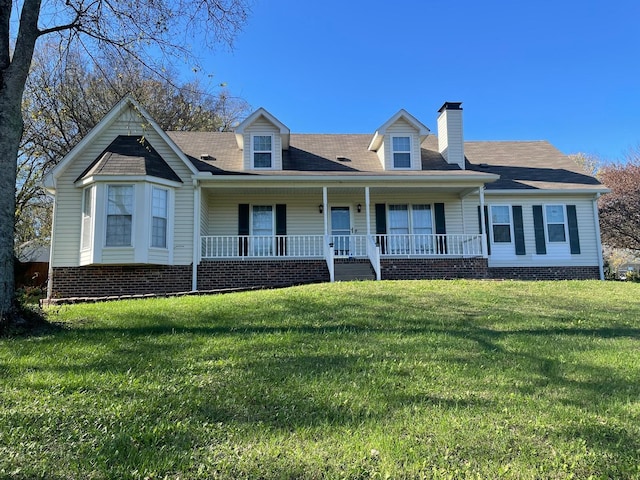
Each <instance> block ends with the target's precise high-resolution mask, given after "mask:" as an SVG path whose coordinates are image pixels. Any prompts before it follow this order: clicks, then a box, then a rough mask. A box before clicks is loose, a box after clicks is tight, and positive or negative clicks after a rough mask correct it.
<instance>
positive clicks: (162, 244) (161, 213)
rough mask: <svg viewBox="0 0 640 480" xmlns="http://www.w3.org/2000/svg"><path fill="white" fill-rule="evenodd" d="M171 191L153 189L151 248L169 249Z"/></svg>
mask: <svg viewBox="0 0 640 480" xmlns="http://www.w3.org/2000/svg"><path fill="white" fill-rule="evenodd" d="M168 200H169V191H168V190H166V189H164V188H157V187H153V188H152V193H151V246H152V247H156V248H167V223H168V222H167V219H168V203H169V201H168Z"/></svg>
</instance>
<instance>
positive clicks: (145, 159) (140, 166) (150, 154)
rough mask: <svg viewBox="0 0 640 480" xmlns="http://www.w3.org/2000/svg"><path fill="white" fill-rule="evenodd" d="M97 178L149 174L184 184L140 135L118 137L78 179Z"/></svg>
mask: <svg viewBox="0 0 640 480" xmlns="http://www.w3.org/2000/svg"><path fill="white" fill-rule="evenodd" d="M93 175H149V176H152V177H157V178H164V179H166V180H172V181H174V182H181V183H182V180H181V179H180V177H179V176H178V175H177V174H176V172H174V171H173V169H172V168H171V167H170V166H169V164H167V162H165V161H164V159H163V158H162V157H161V156H160V154H158V152H156V150H155V149H154V148H153V147H152V146H151V144H149V143H148V142H146V141H145V140H144V139H143V138H142V137H140V136H125V135H118V136H117V137H116V139H115V140H114V141H113V142H111V144H110V145H109V146H108V147H107V148H105V150H104V151H103V152H102V153H101V154H100V155H99V156H98V158H96V159H95V160H94V161H93V162H92V163H91V165H89V167H88V168H87V169H86V170H85V171H84V172H82V174H81V175H80V176H79V177H78V178H77V180H82V179H83V178H87V177H91V176H93ZM77 180H76V181H77Z"/></svg>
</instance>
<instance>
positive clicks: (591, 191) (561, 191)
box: [484, 187, 611, 196]
mask: <svg viewBox="0 0 640 480" xmlns="http://www.w3.org/2000/svg"><path fill="white" fill-rule="evenodd" d="M610 191H611V190H609V189H608V188H606V187H603V188H597V189H596V188H572V189H567V188H557V189H546V190H545V189H540V188H537V189H511V190H485V192H484V194H485V196H491V195H519V196H520V195H522V196H525V195H536V196H537V195H601V194H603V193H609V192H610Z"/></svg>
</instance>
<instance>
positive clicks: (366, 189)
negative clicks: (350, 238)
mask: <svg viewBox="0 0 640 480" xmlns="http://www.w3.org/2000/svg"><path fill="white" fill-rule="evenodd" d="M369 208H370V202H369V187H364V211H365V212H366V215H367V236H368V237H369V236H371V215H370V214H369Z"/></svg>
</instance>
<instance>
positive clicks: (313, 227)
mask: <svg viewBox="0 0 640 480" xmlns="http://www.w3.org/2000/svg"><path fill="white" fill-rule="evenodd" d="M301 192H305V193H304V194H302V193H301V194H300V195H299V196H297V197H296V198H294V197H292V196H291V195H283V194H281V193H280V194H279V193H260V194H256V195H251V194H246V193H244V194H236V193H232V192H228V193H227V192H226V191H225V190H224V189H221V190H217V191H214V190H211V191H210V193H209V195H207V196H206V199H207V202H208V210H209V217H208V220H207V222H208V225H209V229H208V232H209V233H208V234H209V235H237V234H238V205H239V204H241V203H248V204H250V205H276V204H279V203H282V204H286V205H287V234H289V235H322V234H324V215H323V214H321V213H319V210H318V206H319V205H320V204H321V203H322V191H321V190H320V189H310V190H308V191H304V190H301ZM328 203H329V208H331V207H343V206H344V207H350V208H351V218H352V226H353V229H354V234H357V235H364V234H366V233H367V217H366V205H365V197H364V188H363V189H362V193H361V194H354V193H331V192H329V195H328ZM376 203H385V204H390V203H395V204H430V205H433V204H434V203H444V204H445V219H446V227H447V233H449V234H462V233H464V232H463V225H462V205H461V201H460V199H459V198H458V197H457V196H455V195H451V194H447V195H442V194H439V195H436V194H428V193H426V194H418V193H413V194H402V193H401V192H398V193H388V194H387V193H385V194H380V193H372V194H371V197H370V212H369V214H370V222H371V233H375V221H376V219H375V204H376ZM358 204H360V205H361V206H362V211H361V212H360V213H358V211H357V205H358ZM432 211H433V210H432ZM468 233H477V232H476V231H475V230H474V231H471V232H468Z"/></svg>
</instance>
